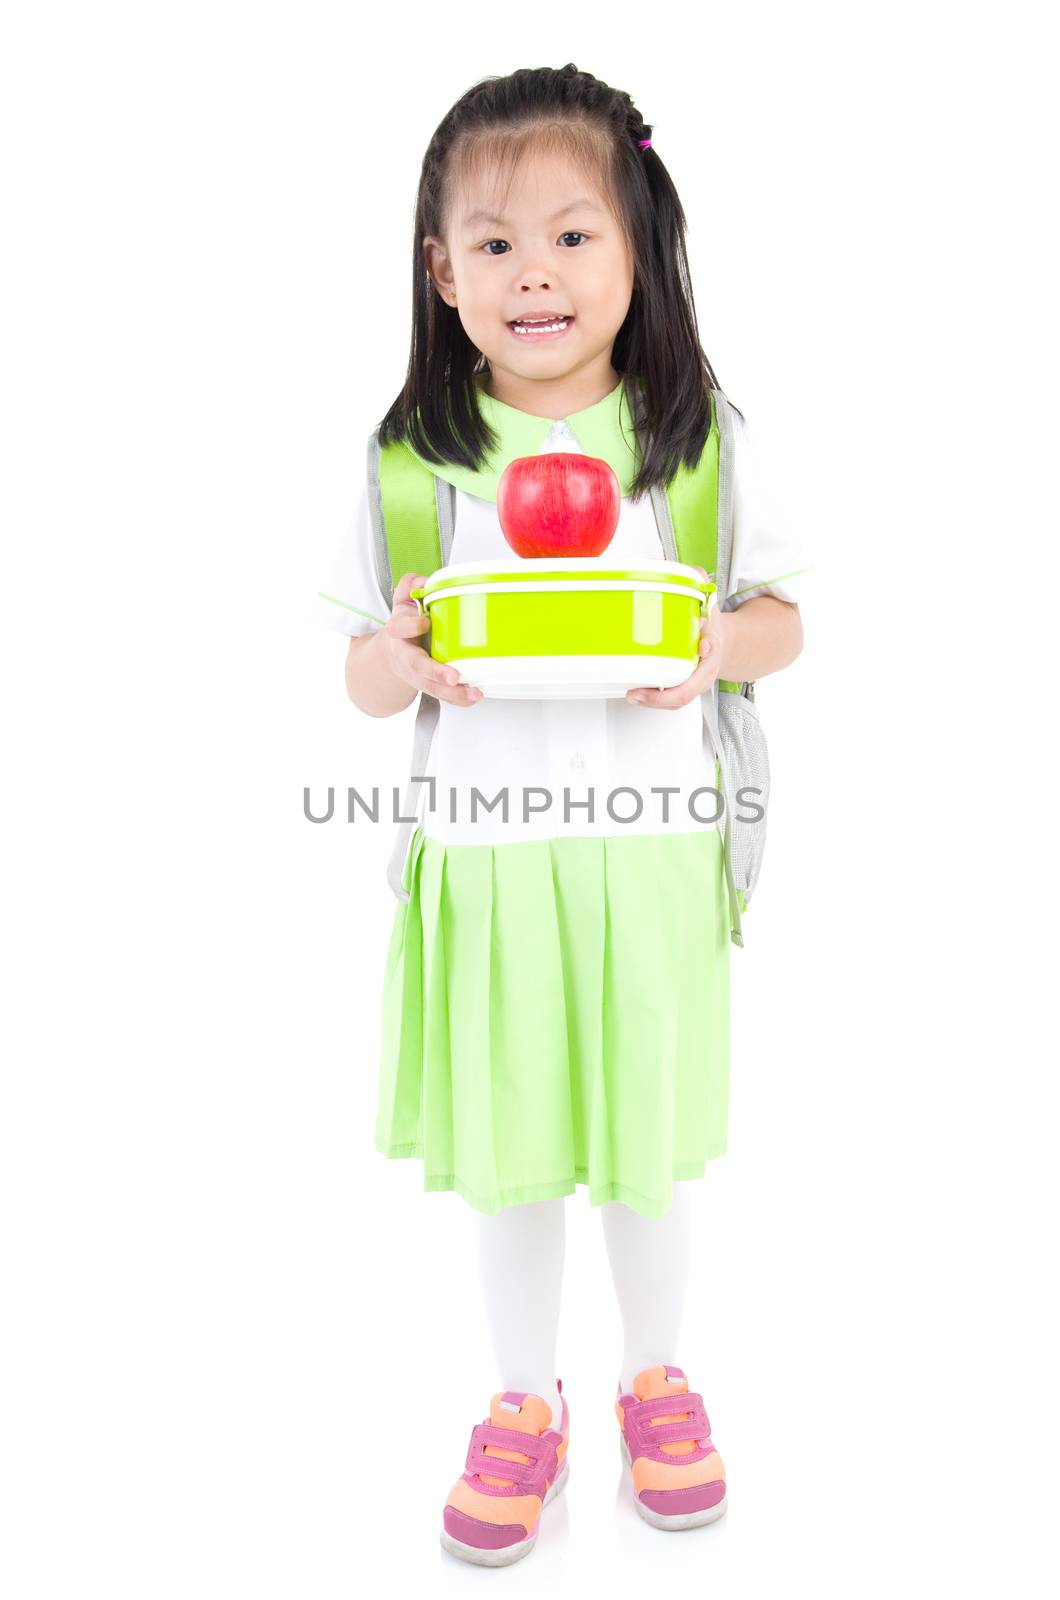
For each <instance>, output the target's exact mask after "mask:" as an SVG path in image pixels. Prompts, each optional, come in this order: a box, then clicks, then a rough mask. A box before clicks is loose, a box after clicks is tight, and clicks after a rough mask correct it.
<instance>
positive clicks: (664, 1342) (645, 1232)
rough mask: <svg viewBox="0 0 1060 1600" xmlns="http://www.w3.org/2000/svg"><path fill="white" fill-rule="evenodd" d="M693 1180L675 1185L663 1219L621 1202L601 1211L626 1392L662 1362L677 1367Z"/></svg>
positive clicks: (686, 1272) (689, 1236)
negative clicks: (618, 1316) (642, 1374)
mask: <svg viewBox="0 0 1060 1600" xmlns="http://www.w3.org/2000/svg"><path fill="white" fill-rule="evenodd" d="M692 1181H700V1180H689V1182H675V1183H674V1186H673V1204H672V1205H671V1207H670V1209H669V1211H667V1212H666V1214H665V1216H662V1217H642V1216H641V1215H640V1213H639V1212H637V1211H634V1210H632V1209H631V1208H630V1207H629V1206H627V1205H624V1204H623V1203H622V1201H620V1200H609V1201H607V1202H605V1204H604V1205H602V1206H601V1207H600V1210H601V1212H602V1221H603V1229H604V1239H605V1241H606V1244H607V1255H608V1260H609V1262H610V1265H611V1276H612V1278H613V1280H614V1284H615V1294H616V1296H617V1298H618V1308H619V1311H620V1313H621V1315H622V1331H623V1336H624V1340H625V1345H624V1349H623V1353H622V1371H621V1382H622V1392H623V1394H627V1393H628V1392H629V1391H630V1389H631V1388H632V1385H633V1378H634V1375H635V1374H636V1373H638V1372H640V1371H641V1369H642V1368H644V1367H653V1366H655V1365H657V1364H659V1363H663V1364H668V1365H672V1366H677V1365H679V1362H678V1360H677V1337H678V1334H679V1332H680V1329H681V1316H682V1313H683V1311H684V1300H685V1284H686V1282H687V1278H688V1263H689V1250H690V1242H691V1205H692V1198H691V1196H690V1194H689V1192H688V1191H689V1186H690V1182H692Z"/></svg>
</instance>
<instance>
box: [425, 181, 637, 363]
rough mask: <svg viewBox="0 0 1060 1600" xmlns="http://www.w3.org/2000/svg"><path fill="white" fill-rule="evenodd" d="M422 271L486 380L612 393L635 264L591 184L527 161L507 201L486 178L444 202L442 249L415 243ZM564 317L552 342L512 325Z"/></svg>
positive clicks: (436, 243)
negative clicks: (475, 352) (567, 384)
mask: <svg viewBox="0 0 1060 1600" xmlns="http://www.w3.org/2000/svg"><path fill="white" fill-rule="evenodd" d="M424 254H425V258H426V263H427V268H428V271H429V272H430V273H431V276H432V278H433V280H434V282H435V284H436V286H437V288H438V291H439V293H440V294H441V296H442V298H443V299H444V300H445V302H446V304H447V305H451V306H455V307H456V310H457V313H458V315H459V317H460V321H461V323H462V324H463V326H464V330H465V332H466V333H467V336H468V338H469V339H470V340H471V342H472V344H474V345H475V346H476V348H477V349H479V350H481V352H482V354H483V355H484V356H485V357H486V359H487V360H488V362H489V364H490V370H491V374H492V375H493V377H494V379H496V378H497V377H498V376H500V377H501V379H502V386H503V385H504V381H505V379H507V380H509V381H508V384H507V387H508V388H509V390H512V391H514V392H521V391H522V390H523V387H524V385H525V383H526V382H528V381H535V380H536V381H540V382H544V383H550V382H551V383H557V382H558V383H562V381H563V380H564V379H567V378H570V377H574V376H575V375H576V376H577V380H578V384H579V386H592V385H593V384H594V382H595V381H596V380H599V383H600V386H601V388H602V389H603V388H610V387H611V386H612V384H613V382H614V380H615V374H614V370H613V368H612V366H611V348H612V346H613V344H614V341H615V335H616V334H617V333H618V330H619V328H620V327H621V326H622V323H623V322H624V321H625V317H626V313H627V311H628V310H629V303H630V299H631V298H632V294H633V278H634V271H633V257H632V254H631V252H630V249H629V245H628V243H627V241H626V238H625V235H624V233H623V232H622V229H621V227H620V226H619V223H618V222H617V220H616V219H615V217H614V216H613V215H612V213H611V212H610V211H609V210H608V208H607V206H606V205H605V203H604V200H603V197H602V196H601V195H600V193H599V191H598V189H597V188H596V187H595V186H594V183H593V181H592V180H591V179H590V178H588V177H587V176H586V174H585V173H584V172H583V171H581V169H580V168H578V167H575V166H573V165H571V163H570V162H569V161H568V160H565V159H563V158H562V157H559V156H545V155H533V156H528V157H527V158H526V160H525V161H524V162H523V163H522V164H521V165H520V167H519V168H518V169H517V171H516V173H515V177H514V179H513V182H512V185H511V189H510V191H509V193H508V195H507V197H506V198H505V199H503V200H502V199H501V198H499V197H498V194H497V192H496V189H495V187H494V186H493V185H492V184H490V183H489V182H488V181H485V180H483V179H477V180H472V181H471V183H470V186H469V187H466V188H464V189H463V190H461V191H460V192H458V193H457V194H456V195H454V197H453V201H452V207H451V215H450V217H449V219H448V223H447V238H446V239H445V240H442V239H435V238H428V239H425V240H424ZM546 313H548V314H550V315H551V314H554V313H555V314H561V315H564V316H566V317H568V318H569V319H570V320H569V321H568V322H567V324H566V327H565V329H564V330H563V331H562V332H559V333H545V334H535V333H533V332H530V333H520V332H518V331H516V329H515V328H514V327H513V323H514V321H515V320H516V319H517V318H534V317H541V316H542V315H544V314H546Z"/></svg>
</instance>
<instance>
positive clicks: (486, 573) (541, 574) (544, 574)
mask: <svg viewBox="0 0 1060 1600" xmlns="http://www.w3.org/2000/svg"><path fill="white" fill-rule="evenodd" d="M520 578H525V579H527V580H528V581H529V580H536V581H537V582H541V581H542V580H547V579H549V578H555V579H558V580H560V581H561V582H568V583H569V582H570V581H572V580H573V579H578V580H584V581H585V582H586V583H587V584H591V583H594V582H599V583H606V584H607V585H608V586H609V587H610V586H611V585H612V584H614V583H616V582H628V583H638V582H639V583H660V582H662V583H667V584H676V585H678V586H679V587H682V588H684V587H687V588H689V589H697V590H699V592H700V593H703V591H704V590H705V588H706V587H707V585H708V582H709V580H705V579H704V577H703V575H702V573H701V572H699V571H697V569H696V568H695V567H689V566H686V565H685V564H684V562H681V561H662V560H658V559H656V558H655V557H652V556H639V557H634V558H631V559H628V560H627V561H625V562H623V563H621V564H618V563H616V564H615V565H614V566H612V565H610V564H608V563H604V562H602V561H601V559H600V557H599V556H525V557H518V558H516V559H514V560H512V561H456V562H453V563H452V564H451V565H450V566H447V567H439V568H438V570H437V572H432V573H431V575H430V577H429V578H428V579H427V581H426V583H425V584H424V586H423V594H424V596H425V597H426V596H427V595H428V594H434V595H437V594H438V593H439V591H441V590H444V589H447V588H450V587H453V586H454V585H457V584H459V585H460V587H461V588H464V587H466V585H467V584H468V583H469V582H471V583H475V582H478V583H482V584H486V583H490V582H495V583H504V584H509V583H512V582H517V581H518V580H519V579H520Z"/></svg>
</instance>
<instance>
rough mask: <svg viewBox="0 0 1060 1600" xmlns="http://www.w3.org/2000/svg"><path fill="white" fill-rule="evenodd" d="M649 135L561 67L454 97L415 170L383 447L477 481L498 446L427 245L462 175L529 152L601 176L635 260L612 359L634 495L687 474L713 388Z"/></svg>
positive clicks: (625, 99) (679, 227) (478, 361)
mask: <svg viewBox="0 0 1060 1600" xmlns="http://www.w3.org/2000/svg"><path fill="white" fill-rule="evenodd" d="M650 136H651V128H650V126H649V125H648V124H647V123H645V122H644V121H643V119H642V117H641V115H640V113H639V111H638V110H637V108H636V106H634V104H633V102H632V100H631V99H630V97H629V95H628V94H625V93H623V92H622V91H621V90H620V89H612V88H610V87H609V85H607V84H606V83H602V82H601V81H600V79H599V78H594V77H593V76H592V75H591V74H590V73H588V72H579V71H578V68H577V67H576V66H574V65H573V63H570V62H569V63H568V64H567V65H566V66H564V67H558V68H554V67H534V68H530V67H525V68H520V69H519V70H518V71H517V72H513V73H510V74H509V75H508V76H507V77H489V78H484V79H482V80H480V81H479V82H478V83H476V84H474V85H473V86H472V88H470V89H468V90H467V92H466V93H465V94H463V95H461V97H460V99H459V100H458V101H457V102H456V104H455V105H454V106H453V107H452V109H451V110H450V111H449V112H448V113H447V114H446V116H445V117H444V118H443V119H442V121H441V122H440V123H439V125H438V127H437V128H436V130H435V132H434V134H433V135H432V137H431V140H430V143H429V145H428V146H427V152H426V155H425V156H424V159H423V165H422V168H421V172H420V181H419V189H418V192H417V195H416V213H415V237H414V240H413V268H412V343H411V348H410V353H409V362H408V370H407V374H406V377H405V383H404V386H403V388H402V390H401V393H400V394H399V395H398V397H397V399H396V400H395V401H394V403H393V405H392V406H391V407H390V409H389V411H388V412H387V413H386V416H385V417H384V418H383V420H382V421H381V422H380V424H379V442H380V445H387V444H390V443H392V442H394V441H396V440H399V439H400V440H404V441H405V442H407V443H408V444H410V445H411V446H412V447H413V449H414V450H415V451H416V453H417V454H418V455H421V456H423V457H424V458H425V459H426V460H428V461H434V462H436V463H439V464H441V463H443V462H453V463H457V464H459V465H461V466H466V467H470V468H472V469H473V470H474V469H477V468H478V467H480V466H482V465H483V463H484V461H485V460H486V457H487V455H488V454H489V453H490V452H491V451H492V450H493V449H494V448H495V447H496V444H497V442H498V441H497V437H496V434H495V432H494V430H493V429H492V428H490V427H489V425H488V424H487V422H486V421H485V419H484V418H483V416H482V414H481V412H480V411H479V407H478V401H477V383H476V378H475V374H476V373H478V372H482V371H484V370H486V369H487V367H488V363H487V361H486V358H485V357H484V356H483V355H482V353H481V352H480V351H479V350H478V349H476V347H475V345H474V344H473V343H472V342H471V340H470V339H469V338H468V336H467V334H466V332H465V331H464V327H463V324H462V323H461V321H460V317H459V314H458V312H457V310H456V307H455V306H450V305H447V304H446V302H445V301H444V300H443V299H442V298H441V296H440V294H439V293H438V290H437V288H436V286H435V284H434V281H433V279H432V278H431V275H430V272H429V270H428V268H427V264H426V260H425V258H424V253H423V243H424V240H425V239H426V238H428V237H437V238H445V237H446V223H447V212H448V209H449V207H450V204H451V201H452V196H453V192H454V185H455V183H456V181H457V179H458V177H466V176H467V175H468V174H469V173H470V172H472V171H486V170H489V171H495V170H497V169H503V170H504V171H505V172H506V173H507V178H508V181H509V182H510V181H511V175H512V174H513V173H514V171H515V169H516V167H517V165H518V163H519V161H520V160H521V159H522V158H523V157H524V156H525V155H526V154H527V153H529V152H533V153H537V152H548V153H552V152H559V153H562V154H563V155H565V156H567V157H568V158H570V159H571V160H572V161H573V162H574V163H575V164H576V165H579V166H581V167H582V168H583V169H585V170H587V171H589V172H591V173H593V174H594V175H596V177H597V178H598V185H599V188H600V190H601V193H602V194H603V195H604V197H605V198H606V200H607V203H608V204H609V205H610V206H612V208H613V210H614V214H615V217H616V220H617V221H618V223H619V225H620V226H621V227H622V229H623V231H624V233H625V236H626V238H627V240H628V242H629V246H630V251H631V255H632V260H633V269H634V287H633V294H632V299H631V301H630V307H629V311H628V313H627V315H626V318H625V321H624V322H623V324H622V326H621V328H620V329H619V330H618V333H617V335H616V337H615V342H614V346H613V349H612V353H611V363H612V366H613V367H614V368H615V370H616V371H617V372H619V373H621V374H622V377H623V380H624V382H625V384H626V390H627V398H628V400H629V403H630V406H631V412H632V415H633V416H634V417H635V418H639V425H638V427H637V437H638V443H639V446H640V457H641V459H640V469H639V471H638V473H637V476H636V478H635V479H634V480H633V483H632V485H631V488H630V492H631V495H632V496H634V497H635V498H639V496H640V495H642V494H643V493H645V492H646V491H647V490H648V489H650V488H652V487H653V486H655V485H657V484H658V485H663V486H665V485H668V484H669V483H670V482H671V481H672V479H673V477H674V474H675V473H676V472H677V470H678V467H679V465H680V464H681V463H684V464H685V465H687V466H689V467H693V466H694V465H695V464H696V462H697V461H698V460H699V457H700V455H701V453H702V450H703V446H704V444H705V442H706V438H707V434H708V432H709V429H710V423H711V390H712V389H716V388H718V387H719V385H718V382H717V379H716V378H715V376H714V372H713V369H712V367H711V365H710V362H709V361H708V359H707V356H706V353H705V351H704V350H703V347H702V345H701V343H700V339H699V329H698V325H697V321H696V311H695V304H694V300H693V294H692V284H691V281H690V277H689V272H688V258H687V254H686V250H685V230H686V223H685V215H684V211H683V209H682V206H681V201H680V199H679V197H678V194H677V190H676V189H675V187H674V184H673V181H672V179H671V178H670V175H669V173H668V172H667V170H666V168H665V166H664V165H663V162H662V159H661V157H660V156H659V154H658V152H657V151H656V150H654V149H653V148H651V147H648V148H645V149H642V148H641V147H640V146H639V144H638V140H644V139H648V138H650ZM734 409H735V408H734Z"/></svg>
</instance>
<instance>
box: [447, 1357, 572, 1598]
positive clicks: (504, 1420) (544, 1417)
mask: <svg viewBox="0 0 1060 1600" xmlns="http://www.w3.org/2000/svg"><path fill="white" fill-rule="evenodd" d="M556 1388H557V1389H558V1390H560V1399H561V1401H562V1402H563V1415H562V1417H561V1418H560V1425H559V1427H558V1428H555V1427H552V1426H551V1424H550V1418H551V1415H552V1413H551V1409H550V1407H549V1405H548V1402H547V1401H546V1400H544V1399H543V1398H542V1397H541V1395H538V1394H521V1393H518V1392H516V1391H514V1390H511V1389H507V1390H504V1391H503V1392H501V1393H499V1394H495V1395H494V1396H493V1399H492V1400H491V1401H490V1414H489V1416H488V1417H487V1418H485V1420H484V1421H482V1422H478V1423H476V1424H475V1426H474V1428H472V1430H471V1443H470V1445H469V1446H468V1452H467V1460H466V1462H465V1464H464V1472H463V1474H462V1476H461V1477H459V1478H458V1479H457V1480H456V1482H455V1483H454V1485H453V1487H452V1489H451V1490H450V1491H449V1498H448V1499H447V1500H446V1502H445V1508H444V1511H443V1513H442V1535H441V1537H442V1545H443V1546H444V1548H445V1549H446V1550H448V1551H449V1553H450V1554H451V1555H454V1556H459V1558H460V1560H461V1561H474V1562H476V1563H477V1564H478V1565H479V1566H482V1567H503V1566H507V1564H508V1563H509V1562H510V1561H518V1560H519V1559H520V1558H521V1557H522V1556H526V1555H529V1554H530V1551H531V1550H532V1549H533V1548H534V1543H535V1541H536V1539H537V1530H538V1526H539V1523H540V1518H541V1512H542V1511H543V1509H544V1507H545V1506H547V1505H548V1503H549V1501H550V1500H551V1499H552V1498H553V1496H554V1495H557V1494H558V1493H559V1491H560V1490H561V1489H562V1488H563V1485H564V1484H565V1483H566V1481H567V1443H568V1440H569V1437H570V1416H569V1413H568V1410H567V1401H566V1397H565V1396H564V1395H563V1393H562V1390H563V1385H562V1383H561V1382H560V1381H559V1379H558V1378H557V1379H556Z"/></svg>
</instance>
